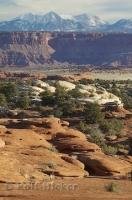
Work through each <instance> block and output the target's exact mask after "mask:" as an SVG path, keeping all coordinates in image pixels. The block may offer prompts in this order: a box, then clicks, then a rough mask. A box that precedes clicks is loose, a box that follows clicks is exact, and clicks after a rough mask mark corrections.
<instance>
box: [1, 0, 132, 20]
mask: <svg viewBox="0 0 132 200" xmlns="http://www.w3.org/2000/svg"><path fill="white" fill-rule="evenodd" d="M49 11H54V12H57V13H58V14H65V15H71V14H72V15H76V14H80V13H87V14H89V15H96V16H99V17H101V18H102V19H103V20H106V21H116V20H118V19H121V18H132V0H0V20H1V21H2V20H8V19H10V18H13V17H16V16H19V15H22V14H24V13H29V12H32V13H46V12H49Z"/></svg>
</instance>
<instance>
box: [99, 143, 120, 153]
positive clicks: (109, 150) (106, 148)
mask: <svg viewBox="0 0 132 200" xmlns="http://www.w3.org/2000/svg"><path fill="white" fill-rule="evenodd" d="M102 150H103V152H104V153H105V154H107V155H112V156H113V155H116V154H117V152H118V148H116V147H112V146H108V145H106V144H105V145H103V146H102Z"/></svg>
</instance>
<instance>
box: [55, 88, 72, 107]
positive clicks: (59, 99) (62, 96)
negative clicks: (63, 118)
mask: <svg viewBox="0 0 132 200" xmlns="http://www.w3.org/2000/svg"><path fill="white" fill-rule="evenodd" d="M69 99H70V95H69V94H68V92H67V91H66V88H64V87H62V86H60V85H57V86H56V91H55V104H57V105H62V104H63V103H64V102H65V101H66V100H69Z"/></svg>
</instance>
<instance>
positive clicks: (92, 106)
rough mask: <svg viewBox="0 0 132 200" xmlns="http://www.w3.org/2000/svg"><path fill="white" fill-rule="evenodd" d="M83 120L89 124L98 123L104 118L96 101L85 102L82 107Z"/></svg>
mask: <svg viewBox="0 0 132 200" xmlns="http://www.w3.org/2000/svg"><path fill="white" fill-rule="evenodd" d="M84 117H85V121H86V122H87V123H90V124H94V123H99V122H100V121H102V120H103V119H104V114H103V113H102V112H101V109H100V106H99V105H98V104H96V103H87V104H86V105H85V107H84Z"/></svg>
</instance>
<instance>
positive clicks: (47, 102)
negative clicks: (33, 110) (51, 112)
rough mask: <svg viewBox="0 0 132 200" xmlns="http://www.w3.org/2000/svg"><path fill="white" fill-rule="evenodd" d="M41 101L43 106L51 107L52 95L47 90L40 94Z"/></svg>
mask: <svg viewBox="0 0 132 200" xmlns="http://www.w3.org/2000/svg"><path fill="white" fill-rule="evenodd" d="M41 100H42V105H44V106H53V105H54V101H55V99H54V95H53V94H52V93H51V92H50V91H49V90H46V91H45V92H42V93H41Z"/></svg>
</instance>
